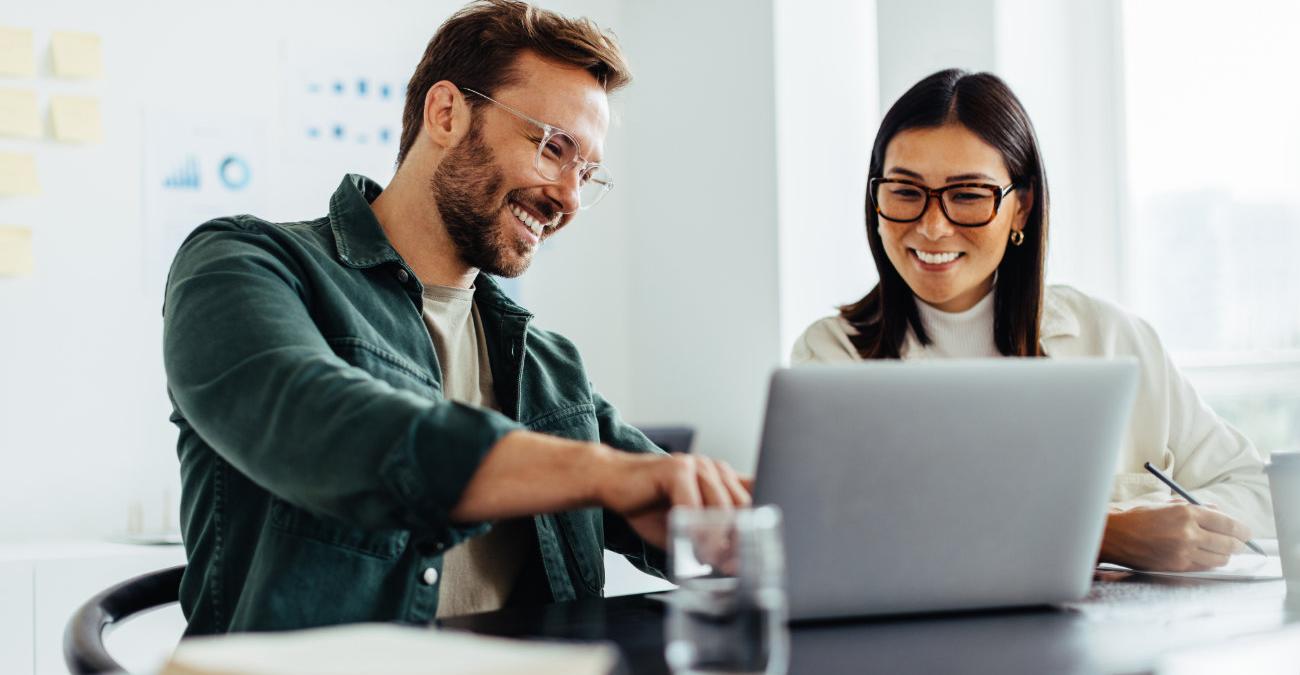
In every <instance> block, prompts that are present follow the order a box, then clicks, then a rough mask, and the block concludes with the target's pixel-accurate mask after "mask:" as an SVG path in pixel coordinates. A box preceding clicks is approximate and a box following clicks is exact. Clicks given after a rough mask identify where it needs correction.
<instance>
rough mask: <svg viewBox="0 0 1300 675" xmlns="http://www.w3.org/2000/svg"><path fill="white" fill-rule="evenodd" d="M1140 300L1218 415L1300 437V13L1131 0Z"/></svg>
mask: <svg viewBox="0 0 1300 675" xmlns="http://www.w3.org/2000/svg"><path fill="white" fill-rule="evenodd" d="M1123 19H1124V33H1125V35H1124V63H1125V66H1124V72H1125V102H1126V119H1127V124H1126V136H1127V154H1128V159H1129V164H1128V179H1129V191H1128V195H1129V200H1130V204H1129V214H1130V216H1131V217H1130V220H1129V226H1128V228H1127V230H1126V231H1125V232H1124V238H1125V241H1126V243H1127V246H1126V251H1127V256H1128V258H1127V266H1126V267H1127V271H1126V282H1127V284H1126V285H1127V290H1128V293H1127V296H1128V300H1129V303H1130V304H1131V305H1132V306H1133V308H1134V309H1135V310H1136V311H1137V312H1138V313H1139V314H1140V315H1142V316H1143V317H1145V318H1147V319H1148V320H1150V321H1151V322H1152V323H1153V324H1154V325H1155V327H1156V330H1157V331H1158V332H1159V333H1160V335H1161V338H1162V339H1163V340H1164V341H1165V343H1166V345H1167V346H1168V347H1169V348H1170V349H1171V350H1172V351H1173V352H1174V355H1175V359H1176V360H1177V361H1178V362H1179V363H1180V365H1182V366H1185V367H1186V369H1187V372H1188V374H1189V375H1190V376H1191V378H1192V379H1193V381H1195V382H1196V384H1197V386H1198V388H1199V389H1200V390H1201V392H1202V394H1203V395H1204V396H1206V398H1207V399H1209V400H1210V402H1211V403H1212V404H1213V405H1214V407H1215V409H1216V410H1217V411H1218V412H1219V413H1220V414H1221V415H1223V416H1224V417H1226V418H1228V419H1229V420H1230V421H1232V422H1234V423H1235V424H1237V425H1238V426H1239V427H1242V428H1243V430H1245V431H1246V432H1247V435H1249V436H1251V438H1252V439H1253V440H1255V442H1256V443H1257V444H1258V445H1259V446H1260V447H1261V448H1262V449H1264V450H1266V451H1270V450H1273V449H1276V448H1278V447H1280V446H1284V445H1294V444H1296V443H1297V442H1300V264H1297V263H1298V261H1297V260H1294V257H1295V256H1296V253H1297V252H1298V251H1300V124H1297V120H1300V88H1297V87H1295V86H1294V82H1295V73H1294V68H1295V64H1297V63H1300V40H1296V38H1295V36H1296V34H1297V32H1300V4H1296V3H1281V2H1274V1H1270V0H1241V1H1240V2H1235V3H1232V4H1231V5H1226V4H1223V3H1210V2H1203V1H1197V2H1187V1H1186V0H1182V1H1179V2H1174V1H1171V0H1126V1H1125V2H1124V4H1123Z"/></svg>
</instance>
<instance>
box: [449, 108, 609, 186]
mask: <svg viewBox="0 0 1300 675" xmlns="http://www.w3.org/2000/svg"><path fill="white" fill-rule="evenodd" d="M460 90H461V91H463V92H465V93H466V94H473V95H475V96H477V97H479V98H481V99H483V100H485V101H487V102H488V103H491V104H493V105H495V106H497V107H498V108H501V109H502V110H505V111H506V112H508V113H510V114H511V115H514V116H515V117H518V118H519V119H521V120H524V121H525V122H528V123H530V124H532V125H534V126H536V127H537V128H538V129H539V130H540V131H541V138H539V139H537V154H536V155H535V156H534V158H533V166H534V168H536V169H537V175H539V176H541V177H542V178H544V179H546V180H549V181H551V182H556V183H558V182H560V179H561V178H563V177H564V175H565V174H566V173H568V172H569V171H574V170H576V171H577V172H578V208H579V209H582V210H586V209H589V208H591V207H593V206H595V205H596V203H597V202H599V201H600V200H601V199H603V198H604V197H605V194H606V193H608V192H609V191H610V190H612V189H613V188H614V182H613V180H611V179H610V175H609V170H608V169H606V168H605V167H603V166H601V165H600V164H597V163H596V162H589V161H587V159H586V158H585V157H583V156H582V155H580V154H578V142H577V141H575V140H574V139H573V136H571V135H569V133H568V132H566V131H565V130H563V129H561V128H559V127H557V126H553V125H550V124H547V123H545V122H543V121H541V120H538V119H534V118H533V117H530V116H528V115H525V114H524V113H522V112H519V111H518V110H515V109H514V108H512V107H510V106H508V105H506V104H504V103H502V102H500V101H498V100H496V99H494V98H492V97H491V96H488V95H487V94H484V93H483V92H480V91H475V90H473V89H470V88H468V87H461V88H460Z"/></svg>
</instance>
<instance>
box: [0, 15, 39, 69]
mask: <svg viewBox="0 0 1300 675" xmlns="http://www.w3.org/2000/svg"><path fill="white" fill-rule="evenodd" d="M0 75H5V76H8V77H33V76H35V75H36V47H35V43H34V42H33V41H32V32H31V31H30V30H27V29H26V28H9V27H5V26H0Z"/></svg>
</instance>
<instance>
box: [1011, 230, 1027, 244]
mask: <svg viewBox="0 0 1300 675" xmlns="http://www.w3.org/2000/svg"><path fill="white" fill-rule="evenodd" d="M1023 243H1025V233H1024V232H1023V231H1021V230H1012V231H1011V245H1012V246H1019V245H1021V244H1023Z"/></svg>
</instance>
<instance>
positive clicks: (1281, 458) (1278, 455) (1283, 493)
mask: <svg viewBox="0 0 1300 675" xmlns="http://www.w3.org/2000/svg"><path fill="white" fill-rule="evenodd" d="M1266 471H1267V472H1268V485H1269V490H1270V492H1272V494H1273V519H1274V521H1275V522H1276V523H1277V552H1278V556H1279V557H1281V559H1282V574H1283V575H1284V576H1286V587H1287V592H1288V594H1289V595H1291V596H1300V452H1275V453H1273V457H1272V459H1271V460H1270V463H1269V465H1268V468H1267V469H1266Z"/></svg>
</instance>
